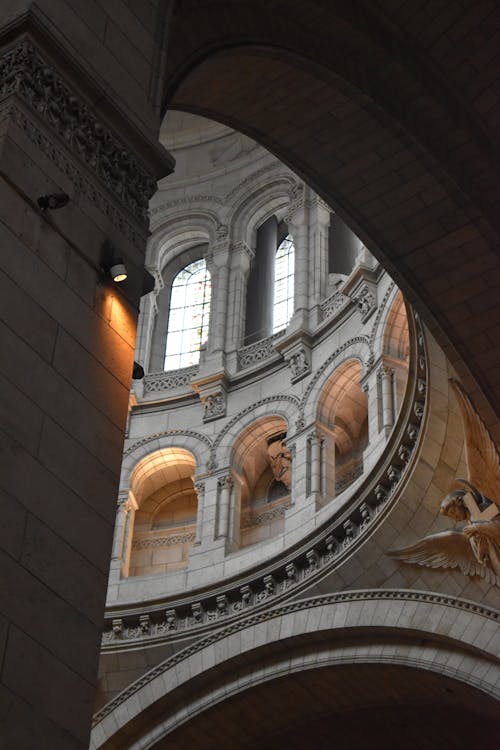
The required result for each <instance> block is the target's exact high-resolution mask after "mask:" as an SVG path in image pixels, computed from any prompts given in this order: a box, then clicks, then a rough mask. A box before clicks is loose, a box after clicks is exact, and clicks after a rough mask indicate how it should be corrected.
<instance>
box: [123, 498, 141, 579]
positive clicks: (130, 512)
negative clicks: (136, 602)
mask: <svg viewBox="0 0 500 750" xmlns="http://www.w3.org/2000/svg"><path fill="white" fill-rule="evenodd" d="M136 510H137V503H136V501H135V499H134V497H133V496H132V493H131V494H130V497H129V499H128V500H127V503H126V511H127V517H126V519H125V530H124V533H123V547H122V560H121V574H122V576H123V577H127V576H128V574H129V568H130V554H131V551H132V536H133V533H134V524H135V512H136Z"/></svg>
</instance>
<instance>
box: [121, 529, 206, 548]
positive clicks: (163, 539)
mask: <svg viewBox="0 0 500 750" xmlns="http://www.w3.org/2000/svg"><path fill="white" fill-rule="evenodd" d="M194 539H195V534H194V533H193V532H191V531H190V532H186V533H185V534H169V535H167V536H159V537H144V538H143V539H134V541H133V542H132V549H133V550H141V549H156V548H158V547H174V546H175V545H176V544H187V543H188V542H194Z"/></svg>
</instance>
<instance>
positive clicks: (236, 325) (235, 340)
mask: <svg viewBox="0 0 500 750" xmlns="http://www.w3.org/2000/svg"><path fill="white" fill-rule="evenodd" d="M252 258H253V251H252V250H251V248H250V247H249V245H247V244H246V242H244V241H243V240H242V241H240V242H236V243H235V244H234V246H233V248H232V250H231V270H230V275H229V296H228V305H227V326H228V327H227V330H226V366H227V368H228V370H229V371H230V372H236V370H237V369H238V361H237V352H238V349H239V348H240V347H241V346H243V339H244V331H245V306H246V293H247V278H248V273H249V270H250V262H251V259H252Z"/></svg>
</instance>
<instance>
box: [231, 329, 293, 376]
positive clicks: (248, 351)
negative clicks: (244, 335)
mask: <svg viewBox="0 0 500 750" xmlns="http://www.w3.org/2000/svg"><path fill="white" fill-rule="evenodd" d="M284 333H285V332H284V331H279V332H278V333H275V334H273V335H272V336H268V337H267V338H265V339H262V340H261V341H256V342H255V344H249V345H248V346H244V347H243V348H242V349H240V350H239V351H238V361H239V365H240V367H242V368H243V367H251V366H252V365H256V364H258V363H259V362H262V361H263V360H265V359H268V358H269V357H272V356H273V355H275V354H276V349H275V348H274V344H275V342H276V340H277V339H279V338H280V337H281V336H283V335H284Z"/></svg>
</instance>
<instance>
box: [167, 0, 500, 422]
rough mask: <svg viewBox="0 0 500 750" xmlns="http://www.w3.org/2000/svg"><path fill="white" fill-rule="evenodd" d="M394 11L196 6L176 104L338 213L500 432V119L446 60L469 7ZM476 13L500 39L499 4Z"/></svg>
mask: <svg viewBox="0 0 500 750" xmlns="http://www.w3.org/2000/svg"><path fill="white" fill-rule="evenodd" d="M393 5H394V6H395V5H396V4H392V3H391V4H390V6H391V9H390V10H388V4H387V3H381V4H378V3H376V2H375V3H373V4H370V7H369V9H368V7H367V4H363V6H362V7H360V6H359V5H358V3H355V2H353V3H343V2H340V1H339V2H337V1H335V0H334V1H333V2H321V1H320V0H317V2H298V1H297V0H290V2H287V3H286V8H285V7H284V6H283V4H282V3H279V2H278V1H277V0H269V1H268V2H265V3H264V2H260V0H257V1H256V2H252V3H249V2H246V1H242V2H238V3H228V2H220V1H219V2H207V3H203V4H199V3H196V2H194V0H193V2H189V1H188V2H186V3H183V4H182V9H179V10H178V11H177V13H176V15H174V17H173V21H172V37H171V39H172V42H171V46H170V48H169V65H168V66H167V71H166V73H167V78H166V80H167V81H168V88H167V90H166V94H165V104H166V105H167V106H169V107H173V108H176V109H182V110H186V111H190V112H195V113H197V114H201V115H204V116H206V117H211V118H213V119H216V120H218V121H221V122H223V123H225V124H227V125H230V126H231V127H234V128H235V129H238V130H241V131H242V132H244V133H246V134H247V135H249V136H251V137H252V138H254V139H255V140H257V141H259V142H260V143H262V144H263V145H264V146H266V147H267V148H269V149H270V150H271V151H272V152H273V153H275V154H276V155H277V156H278V157H279V158H280V159H282V160H283V161H284V162H285V163H286V164H288V165H289V166H290V167H291V168H292V169H293V170H294V171H295V172H297V173H298V174H299V175H300V176H301V177H302V178H303V179H305V180H306V181H307V182H308V183H309V184H310V185H311V186H312V188H313V189H314V190H315V191H316V192H318V193H319V194H320V195H322V196H323V197H324V198H325V200H327V201H328V203H329V204H331V205H332V206H333V207H334V208H335V209H336V210H337V211H339V213H340V214H341V215H342V216H343V218H344V219H345V220H346V221H347V223H348V224H349V225H350V226H351V227H352V229H353V230H354V231H355V232H356V233H357V234H358V236H359V237H360V238H361V239H362V240H363V241H364V242H365V244H366V245H367V246H368V247H369V248H370V249H371V250H372V251H373V252H374V254H375V255H376V256H377V257H378V258H379V259H380V260H381V262H382V263H383V264H384V265H385V267H386V268H387V270H388V271H389V272H390V273H391V274H392V275H393V277H394V279H395V280H396V282H397V283H398V285H399V286H400V287H401V288H402V290H403V291H404V293H405V294H406V296H407V297H408V299H409V300H410V301H411V302H412V303H414V304H416V306H417V308H419V309H420V310H421V311H422V313H423V314H424V315H425V319H426V322H427V324H428V325H429V326H430V327H431V329H432V330H433V332H434V333H435V335H436V336H437V338H438V339H439V342H440V344H441V345H442V346H443V347H444V349H445V351H446V354H447V356H448V357H449V358H450V360H451V362H452V364H453V365H454V366H455V367H456V369H457V370H458V371H459V373H460V376H461V377H462V379H463V381H464V384H465V387H466V390H467V391H468V392H469V393H470V394H471V396H472V398H473V400H474V403H475V405H476V408H477V409H478V410H479V411H480V412H481V415H482V417H483V418H484V420H485V421H486V423H487V424H488V426H489V428H490V430H491V431H492V432H493V433H495V432H496V435H497V436H498V435H499V434H500V427H499V423H498V419H497V417H496V416H495V413H494V411H495V409H496V410H497V412H498V406H499V403H500V386H499V382H500V378H499V362H500V337H499V336H498V322H499V320H500V302H499V300H498V294H497V289H498V286H499V281H500V270H499V265H500V264H499V262H498V261H499V257H498V246H499V241H498V240H499V233H500V211H498V206H497V203H498V188H497V186H498V184H499V173H500V170H499V164H500V158H499V149H498V142H497V136H496V131H497V122H496V120H494V118H493V113H491V114H492V119H491V123H490V122H489V115H490V112H489V110H487V109H485V107H484V105H483V107H479V105H478V104H477V102H476V100H477V98H478V90H477V89H476V88H475V86H474V85H473V83H472V80H471V76H470V75H469V77H468V79H467V70H466V69H465V66H461V65H459V64H457V61H456V60H455V61H454V62H453V60H451V62H450V60H449V57H450V56H448V57H446V55H444V54H441V56H439V55H438V53H437V51H435V50H434V45H435V44H436V38H435V36H434V38H433V37H432V29H434V34H436V33H437V32H436V30H437V31H439V29H441V28H442V27H443V28H444V30H447V29H453V24H454V20H455V16H456V21H457V24H458V19H459V18H462V17H463V14H464V8H463V3H461V4H459V3H454V2H451V3H447V4H446V6H447V11H448V12H447V16H446V25H445V26H443V20H442V19H441V17H440V16H439V14H437V15H436V13H435V14H434V15H435V16H436V17H435V18H432V19H431V18H425V17H424V14H421V17H420V16H418V10H419V8H418V7H417V6H419V5H420V4H419V3H416V2H414V3H411V2H410V3H405V4H404V7H405V14H406V15H401V16H399V15H398V8H396V7H394V8H393V7H392V6H393ZM474 7H475V10H476V13H477V16H478V19H479V20H480V21H482V23H483V27H484V28H486V25H487V19H488V4H487V3H478V4H477V3H476V4H475V6H474ZM490 10H491V9H490ZM389 16H390V17H389ZM278 19H279V23H278ZM479 20H478V23H479ZM483 27H481V28H483ZM417 32H418V34H419V38H417ZM443 33H444V32H443ZM457 33H458V32H457ZM462 36H463V34H462ZM470 36H472V35H469V36H468V37H467V39H466V41H465V42H463V44H464V49H466V50H467V53H468V54H469V55H470V56H472V58H473V59H474V60H476V58H474V57H473V53H474V50H473V49H471V48H470V47H471V45H473V44H474V43H475V44H476V45H477V49H476V50H475V52H476V53H477V55H476V56H477V63H476V71H475V75H476V76H477V77H479V76H480V73H481V67H482V66H483V65H484V70H485V76H486V68H487V63H486V60H482V59H481V58H480V57H479V51H481V50H484V48H485V45H487V41H488V40H487V39H484V40H480V39H476V41H475V42H473V41H471V40H470ZM452 39H453V37H452V38H451V41H450V40H448V41H449V43H450V44H451V45H452V44H453V41H452ZM460 41H461V43H462V38H460ZM464 57H465V55H464ZM478 85H479V84H478ZM485 86H486V83H485V84H484V85H483V88H484V87H485ZM485 317H486V318H487V320H485Z"/></svg>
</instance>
